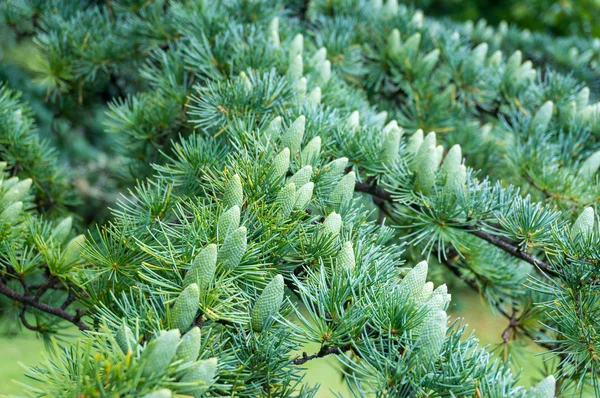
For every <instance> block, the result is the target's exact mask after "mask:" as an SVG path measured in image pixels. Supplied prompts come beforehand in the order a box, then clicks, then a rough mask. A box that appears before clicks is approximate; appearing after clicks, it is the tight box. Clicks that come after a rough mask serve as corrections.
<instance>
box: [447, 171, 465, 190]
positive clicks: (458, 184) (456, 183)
mask: <svg viewBox="0 0 600 398" xmlns="http://www.w3.org/2000/svg"><path fill="white" fill-rule="evenodd" d="M466 182H467V168H466V167H465V165H464V164H461V165H460V166H458V168H457V169H455V170H451V171H450V172H449V173H448V175H447V177H446V185H445V186H444V189H448V190H449V192H456V191H457V190H463V188H464V186H465V184H466Z"/></svg>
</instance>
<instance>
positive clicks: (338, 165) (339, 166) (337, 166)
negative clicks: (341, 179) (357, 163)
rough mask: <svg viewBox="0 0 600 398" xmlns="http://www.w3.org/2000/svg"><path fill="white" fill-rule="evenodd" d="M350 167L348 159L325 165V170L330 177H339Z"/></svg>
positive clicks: (340, 159)
mask: <svg viewBox="0 0 600 398" xmlns="http://www.w3.org/2000/svg"><path fill="white" fill-rule="evenodd" d="M347 166H348V158H339V159H335V160H333V161H331V162H329V163H327V164H326V165H325V167H324V168H323V170H325V171H326V172H327V173H328V174H329V175H332V176H337V175H341V174H342V173H343V172H344V171H345V170H346V167H347Z"/></svg>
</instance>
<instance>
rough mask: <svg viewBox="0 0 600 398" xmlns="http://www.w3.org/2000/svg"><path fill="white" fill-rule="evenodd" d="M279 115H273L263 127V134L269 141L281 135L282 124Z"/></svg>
mask: <svg viewBox="0 0 600 398" xmlns="http://www.w3.org/2000/svg"><path fill="white" fill-rule="evenodd" d="M282 124H283V123H282V119H281V116H277V117H275V118H274V119H273V120H271V122H270V123H269V125H268V126H267V127H266V128H265V131H264V133H263V134H264V136H265V137H267V138H268V139H269V140H271V141H275V140H277V139H278V138H279V136H280V135H281V125H282Z"/></svg>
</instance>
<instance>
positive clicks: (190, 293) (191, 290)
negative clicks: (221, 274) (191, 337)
mask: <svg viewBox="0 0 600 398" xmlns="http://www.w3.org/2000/svg"><path fill="white" fill-rule="evenodd" d="M198 301H200V288H199V287H198V285H197V284H195V283H192V284H191V285H189V286H188V287H186V288H185V289H184V290H183V292H181V294H180V295H179V297H177V300H176V301H175V306H174V307H173V313H174V319H173V325H174V326H175V327H176V328H177V329H179V330H181V331H182V332H186V331H187V330H188V329H189V328H190V326H192V323H193V322H194V319H196V314H197V313H198Z"/></svg>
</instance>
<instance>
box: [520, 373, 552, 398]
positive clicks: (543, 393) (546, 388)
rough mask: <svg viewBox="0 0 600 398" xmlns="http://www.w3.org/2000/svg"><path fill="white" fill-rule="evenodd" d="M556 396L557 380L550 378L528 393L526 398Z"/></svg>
mask: <svg viewBox="0 0 600 398" xmlns="http://www.w3.org/2000/svg"><path fill="white" fill-rule="evenodd" d="M555 394H556V380H555V379H554V376H548V377H546V378H545V379H544V380H542V381H540V382H539V383H538V384H537V385H536V386H535V387H533V388H531V389H530V390H529V391H527V395H526V396H525V397H526V398H554V397H555Z"/></svg>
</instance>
